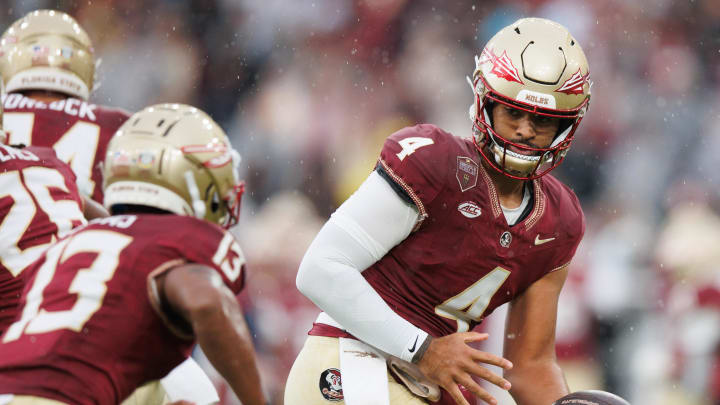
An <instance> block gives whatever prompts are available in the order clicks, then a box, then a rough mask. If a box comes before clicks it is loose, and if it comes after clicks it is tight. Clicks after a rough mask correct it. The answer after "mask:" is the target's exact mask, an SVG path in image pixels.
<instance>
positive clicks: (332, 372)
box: [320, 368, 345, 402]
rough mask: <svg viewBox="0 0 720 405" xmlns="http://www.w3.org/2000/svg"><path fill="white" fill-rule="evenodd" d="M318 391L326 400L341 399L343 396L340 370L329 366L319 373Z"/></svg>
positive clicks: (335, 400) (334, 400)
mask: <svg viewBox="0 0 720 405" xmlns="http://www.w3.org/2000/svg"><path fill="white" fill-rule="evenodd" d="M320 393H322V396H323V398H325V399H327V400H328V401H333V402H337V401H342V400H343V399H344V398H345V397H344V396H343V390H342V381H341V379H340V370H338V369H336V368H329V369H327V370H325V371H323V372H322V373H321V374H320Z"/></svg>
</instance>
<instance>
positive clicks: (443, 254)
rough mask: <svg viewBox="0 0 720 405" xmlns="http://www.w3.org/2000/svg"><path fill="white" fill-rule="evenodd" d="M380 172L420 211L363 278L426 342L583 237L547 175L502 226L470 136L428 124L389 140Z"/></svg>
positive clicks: (511, 290) (571, 200)
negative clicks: (517, 215)
mask: <svg viewBox="0 0 720 405" xmlns="http://www.w3.org/2000/svg"><path fill="white" fill-rule="evenodd" d="M378 164H379V166H380V168H381V170H383V171H385V173H386V174H387V177H389V178H390V179H391V180H392V181H394V182H395V183H396V184H397V185H398V186H400V187H401V188H402V189H403V190H404V191H405V192H406V193H407V195H408V196H409V197H410V199H412V201H413V202H414V204H415V205H416V206H417V208H418V210H419V212H420V217H421V219H420V222H419V224H418V225H417V226H416V229H415V231H414V232H412V233H411V234H410V235H409V236H408V237H407V238H406V239H405V240H403V241H402V242H401V243H400V244H398V245H397V246H395V247H394V248H393V249H392V250H390V252H388V253H387V254H386V255H385V256H384V257H383V258H382V259H380V260H379V261H378V262H376V263H375V264H373V265H372V266H371V267H370V268H368V269H367V270H365V271H364V272H363V273H362V274H363V276H364V277H365V278H366V280H367V281H368V282H369V283H370V285H372V287H373V288H374V289H375V290H376V291H377V292H378V293H379V294H380V296H381V297H382V298H383V299H384V300H385V302H386V303H387V304H388V305H390V307H391V308H392V309H393V310H394V311H395V312H396V313H398V314H399V315H400V316H402V317H403V318H405V319H407V320H408V321H410V322H411V323H412V324H414V325H415V326H417V327H419V328H421V329H423V330H425V331H426V332H428V333H429V334H431V335H433V336H436V337H437V336H445V335H448V334H450V333H453V332H462V331H467V330H470V329H472V328H473V327H474V326H475V325H477V323H478V322H480V321H482V319H483V317H485V316H487V315H489V314H490V313H491V312H492V311H493V310H494V309H495V308H497V307H498V306H500V305H502V304H504V303H506V302H509V301H511V300H512V299H513V298H515V297H517V296H518V295H520V294H522V292H523V291H525V289H527V288H528V287H529V286H530V285H531V284H532V283H533V282H535V281H537V280H538V279H540V278H542V277H543V276H545V275H546V274H547V273H549V272H551V271H553V270H556V269H559V268H561V267H562V266H565V265H566V264H568V263H569V262H570V260H571V259H572V257H573V255H574V253H575V250H576V249H577V246H578V244H579V243H580V240H581V238H582V235H583V232H584V230H585V221H584V216H583V213H582V210H581V208H580V205H579V203H578V200H577V197H576V196H575V194H574V193H573V192H572V191H571V190H570V189H569V188H568V187H567V186H565V185H563V184H562V183H561V182H559V181H558V180H557V179H555V178H554V177H552V176H550V175H545V176H543V177H541V178H539V179H537V180H534V181H533V182H532V186H533V187H532V189H533V193H534V194H533V199H534V205H533V207H532V210H531V212H530V213H529V214H528V215H527V216H526V217H525V218H524V219H523V220H522V221H520V222H518V223H517V224H515V225H513V226H509V225H508V224H507V222H506V220H505V216H504V215H503V212H502V208H501V206H500V203H499V199H498V195H497V192H496V190H495V186H494V184H493V183H492V181H491V180H490V177H489V175H488V173H487V172H486V170H485V168H484V166H483V164H482V161H481V157H480V155H479V153H478V151H477V149H476V148H475V146H474V145H473V143H472V141H471V140H470V139H465V138H459V137H455V136H453V135H451V134H449V133H447V132H444V131H442V130H441V129H439V128H437V127H435V126H433V125H429V124H423V125H417V126H414V127H409V128H405V129H402V130H400V131H398V132H396V133H395V134H393V135H391V136H390V137H389V138H388V139H387V141H386V142H385V145H384V146H383V149H382V152H381V154H380V159H379V163H378Z"/></svg>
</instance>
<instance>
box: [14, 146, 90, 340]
mask: <svg viewBox="0 0 720 405" xmlns="http://www.w3.org/2000/svg"><path fill="white" fill-rule="evenodd" d="M0 190H2V191H0V333H2V332H3V331H5V329H7V327H8V326H9V325H10V324H11V323H12V321H13V318H15V316H16V315H17V314H18V304H19V301H20V296H21V294H22V291H23V288H24V286H25V282H26V278H27V274H28V271H27V267H28V266H29V265H30V264H32V263H33V262H34V261H35V260H36V259H37V258H39V257H40V255H41V254H42V253H43V251H44V250H45V249H47V247H48V246H50V244H51V243H53V242H54V241H55V240H57V239H58V238H62V237H63V236H64V235H65V234H67V233H68V232H69V231H70V230H72V229H73V228H74V227H76V226H78V225H82V224H85V223H86V221H85V218H84V217H83V200H82V197H81V196H80V194H79V192H78V189H77V186H76V185H75V175H74V174H73V172H72V170H71V169H70V167H69V166H67V165H66V164H65V163H63V162H62V161H60V160H59V159H58V158H57V157H56V156H55V152H53V150H52V149H49V148H41V147H26V148H15V147H11V146H7V145H3V144H1V143H0Z"/></svg>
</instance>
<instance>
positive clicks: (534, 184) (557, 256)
mask: <svg viewBox="0 0 720 405" xmlns="http://www.w3.org/2000/svg"><path fill="white" fill-rule="evenodd" d="M588 74H589V73H588V64H587V60H586V58H585V55H584V54H583V51H582V50H581V48H580V45H579V44H578V42H577V41H576V40H575V39H574V38H573V36H572V35H570V33H569V32H568V31H567V30H566V29H565V28H564V27H563V26H561V25H559V24H557V23H555V22H552V21H549V20H545V19H540V18H527V19H521V20H518V21H516V22H514V23H513V24H511V25H509V26H507V27H505V28H503V29H502V30H501V31H499V32H498V33H497V34H496V35H495V36H494V37H493V38H492V39H491V40H490V41H489V42H488V43H487V45H486V46H485V48H484V49H483V50H482V53H481V54H480V56H479V57H476V68H475V71H474V73H473V78H472V80H471V84H472V88H473V92H474V96H475V97H474V102H473V104H472V107H471V110H470V115H471V119H472V121H473V126H472V129H473V137H472V139H468V138H462V137H456V136H453V135H451V134H449V133H447V132H445V131H443V130H442V129H440V128H438V127H436V126H433V125H429V124H422V125H417V126H414V127H409V128H405V129H402V130H400V131H398V132H396V133H395V134H393V135H391V136H390V137H389V138H388V139H387V141H386V142H385V144H384V146H383V148H382V151H381V153H380V158H379V161H378V164H377V166H376V170H375V171H374V172H373V173H372V174H371V175H370V176H369V177H368V178H367V180H366V181H365V182H364V183H363V184H362V185H361V186H360V188H359V189H358V190H357V191H356V192H355V193H354V194H353V195H352V196H351V197H350V198H349V199H348V200H347V201H345V202H344V203H343V204H342V205H341V206H340V208H338V210H337V211H336V212H335V213H334V214H333V215H332V216H331V218H330V219H329V220H328V222H327V223H326V224H325V226H324V227H323V229H322V230H321V231H320V233H319V234H318V235H317V237H316V238H315V240H314V241H313V243H312V244H311V246H310V247H309V248H308V251H307V252H306V254H305V257H304V258H303V261H302V263H301V265H300V269H299V272H298V275H297V286H298V288H299V289H300V291H301V292H302V293H303V294H305V295H306V296H307V297H309V298H310V299H311V300H312V301H313V302H315V304H317V306H319V307H320V308H321V309H322V310H323V311H324V312H322V313H321V314H320V316H319V317H318V319H317V321H316V323H315V324H314V326H313V328H312V330H311V331H310V333H309V335H310V337H309V338H308V339H307V341H306V343H305V346H304V347H303V349H302V350H301V352H300V354H299V355H298V357H297V359H296V361H295V364H294V365H293V368H292V370H291V371H290V375H289V378H288V381H287V384H286V391H285V404H288V405H290V404H291V405H318V404H324V403H326V401H334V400H337V401H339V400H342V399H347V400H348V402H349V403H364V402H363V401H368V400H369V398H377V400H375V401H374V402H372V403H377V404H382V403H385V404H387V403H391V404H422V403H426V402H427V401H434V400H437V399H438V398H441V400H442V401H444V402H443V403H453V402H455V403H457V404H465V405H467V404H468V402H469V400H470V399H468V398H466V396H465V395H466V393H464V392H463V390H465V389H466V390H468V391H469V392H471V393H472V394H474V395H475V396H476V397H479V398H481V399H482V400H484V401H485V402H487V403H490V404H496V403H497V401H496V399H495V398H493V397H492V396H491V395H490V394H489V393H488V392H487V391H486V390H484V389H483V388H482V387H481V386H480V385H479V384H478V383H476V382H475V381H474V380H473V377H476V378H480V379H484V380H486V381H488V382H490V383H492V384H495V385H497V386H499V387H501V388H503V389H509V390H510V393H511V395H512V396H513V398H514V399H515V401H516V402H517V403H518V404H519V405H547V404H550V403H552V402H553V401H555V400H556V399H558V398H560V397H562V396H563V395H566V394H567V393H568V392H569V391H568V387H567V384H566V382H565V380H564V376H563V373H562V371H561V369H560V368H559V367H558V365H557V362H556V360H555V347H554V343H555V341H554V339H555V322H556V312H557V311H556V310H557V302H558V294H559V293H560V289H561V288H562V285H563V282H564V281H565V278H566V276H567V274H568V264H569V262H570V260H571V259H572V257H573V255H574V253H575V250H576V248H577V246H578V244H579V242H580V239H581V238H582V235H583V232H584V228H585V223H584V216H583V213H582V210H581V208H580V205H579V203H578V200H577V198H576V196H575V195H574V194H573V192H572V191H571V190H570V189H569V188H568V187H567V186H565V185H563V184H562V183H561V182H559V181H558V180H557V179H555V178H554V177H552V176H551V175H549V174H548V172H549V171H550V170H551V169H553V168H554V167H556V166H557V165H559V164H560V162H561V161H562V160H563V158H564V157H565V154H566V153H567V151H568V148H569V147H570V144H571V142H572V140H573V136H574V133H575V130H576V129H577V127H578V125H579V124H580V121H581V119H582V117H583V115H584V114H585V112H586V110H587V107H588V101H589V99H590V83H589V82H588ZM504 303H510V307H509V314H508V316H507V322H506V328H505V340H504V353H503V357H499V356H497V355H494V354H491V353H485V352H482V351H479V350H476V349H474V348H472V347H471V346H470V345H468V343H470V342H475V341H480V340H483V339H486V338H487V335H485V334H480V333H476V332H472V329H473V327H474V326H476V325H477V324H478V323H479V322H481V321H482V319H483V318H484V317H486V316H488V315H489V314H490V313H491V312H492V311H493V310H494V309H495V308H497V307H498V306H500V305H502V304H504ZM386 361H387V363H388V365H389V370H390V371H392V372H393V376H388V375H387V371H386V367H385V362H386ZM483 363H485V364H486V365H487V364H491V365H495V366H499V367H501V368H502V369H504V370H503V371H504V376H500V375H497V374H496V373H494V372H492V371H490V370H489V369H487V368H485V367H483ZM330 373H332V374H333V375H336V376H337V377H338V381H341V386H339V385H338V386H334V385H331V384H328V383H327V382H326V377H327V376H328V375H329V374H330ZM318 384H319V387H318ZM438 387H441V388H442V389H443V390H444V391H443V390H438ZM448 394H449V396H448ZM365 403H367V402H365Z"/></svg>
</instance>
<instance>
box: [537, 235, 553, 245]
mask: <svg viewBox="0 0 720 405" xmlns="http://www.w3.org/2000/svg"><path fill="white" fill-rule="evenodd" d="M551 240H555V238H547V239H540V235H536V236H535V245H542V244H543V243H548V242H550V241H551Z"/></svg>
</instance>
